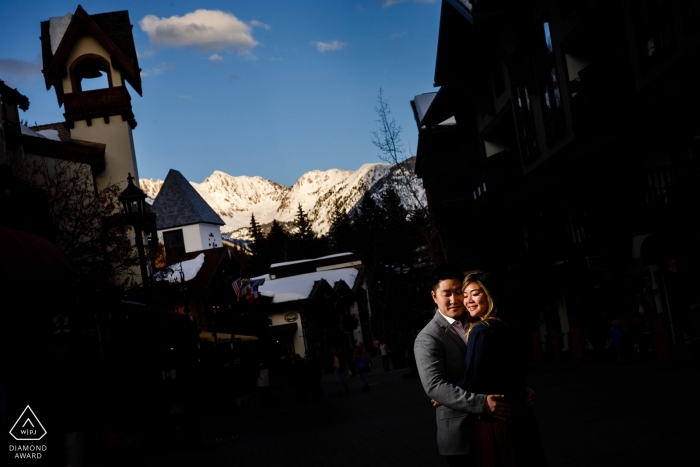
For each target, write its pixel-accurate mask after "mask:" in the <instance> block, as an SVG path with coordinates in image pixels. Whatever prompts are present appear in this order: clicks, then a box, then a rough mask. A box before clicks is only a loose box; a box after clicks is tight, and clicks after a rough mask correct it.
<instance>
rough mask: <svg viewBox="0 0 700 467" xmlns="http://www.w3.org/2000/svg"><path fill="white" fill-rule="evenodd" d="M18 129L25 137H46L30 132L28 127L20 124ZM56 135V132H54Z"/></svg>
mask: <svg viewBox="0 0 700 467" xmlns="http://www.w3.org/2000/svg"><path fill="white" fill-rule="evenodd" d="M20 128H21V129H22V134H23V135H27V136H36V137H37V138H46V136H44V135H42V134H39V133H37V132H36V131H34V130H32V129H31V128H29V127H28V126H25V125H22V124H20ZM56 134H58V132H56Z"/></svg>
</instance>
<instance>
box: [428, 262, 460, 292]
mask: <svg viewBox="0 0 700 467" xmlns="http://www.w3.org/2000/svg"><path fill="white" fill-rule="evenodd" d="M448 279H456V280H458V281H459V282H460V284H461V283H462V280H463V279H464V273H463V272H462V270H461V269H460V268H458V267H457V266H454V265H452V264H441V265H440V266H438V267H436V268H435V269H434V270H433V274H432V275H431V276H430V285H431V287H432V290H433V292H435V291H436V290H437V288H438V286H439V285H440V282H442V281H445V280H448Z"/></svg>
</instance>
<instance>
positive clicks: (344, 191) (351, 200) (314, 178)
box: [139, 163, 425, 238]
mask: <svg viewBox="0 0 700 467" xmlns="http://www.w3.org/2000/svg"><path fill="white" fill-rule="evenodd" d="M407 168H408V170H407V173H411V174H412V173H413V167H412V165H410V166H409V167H407ZM402 180H403V178H402V177H401V176H400V175H399V174H398V171H397V170H396V168H395V167H392V166H391V165H389V164H379V163H376V164H364V165H363V166H362V167H360V168H359V169H358V170H356V171H351V170H338V169H330V170H326V171H320V170H313V171H311V172H307V173H305V174H304V175H302V176H301V177H300V178H299V180H297V181H296V183H295V184H294V185H293V186H291V187H286V186H283V185H280V184H278V183H275V182H273V181H270V180H265V179H263V178H262V177H259V176H256V177H248V176H237V177H234V176H231V175H228V174H226V173H224V172H221V171H218V170H217V171H214V173H212V174H211V175H210V176H209V177H207V178H206V179H205V180H204V181H203V182H202V183H194V182H190V183H191V184H192V186H193V187H194V188H195V189H196V190H197V192H198V193H199V194H200V195H202V198H204V200H205V201H206V202H207V203H208V204H209V205H210V206H211V207H212V209H214V211H216V212H217V213H218V214H219V215H220V216H221V218H222V219H223V220H224V222H226V225H225V226H223V227H222V228H221V231H222V232H225V233H229V234H231V236H232V237H234V238H247V237H248V229H247V227H248V226H249V225H250V217H251V215H252V214H255V219H256V220H257V221H258V222H259V223H260V224H261V225H263V226H266V225H267V224H270V223H271V222H272V221H273V219H277V221H279V222H281V223H289V222H292V221H293V220H294V217H295V216H296V213H297V209H298V206H299V204H301V207H302V209H303V210H304V212H306V213H307V214H308V215H309V219H310V220H311V222H312V226H313V229H314V231H316V232H317V233H319V234H325V233H327V232H328V229H329V228H330V220H331V218H332V214H333V212H334V210H335V208H336V206H338V207H339V208H340V209H342V210H345V211H346V212H350V211H352V210H353V208H354V207H355V205H356V204H357V203H358V202H359V201H360V200H361V199H362V196H363V195H364V194H365V193H366V192H367V191H369V192H371V193H373V194H374V195H376V196H378V195H379V194H381V192H383V191H384V190H385V189H386V188H387V187H388V186H392V187H394V189H395V190H396V191H397V192H398V193H399V195H400V196H401V198H402V200H403V201H404V204H405V205H406V206H407V207H412V206H413V205H415V204H416V203H415V202H414V201H413V198H412V196H411V195H410V193H409V192H408V190H405V189H402V185H404V184H403V183H402ZM412 182H413V186H414V187H415V191H416V192H417V193H418V194H419V196H420V197H422V199H423V203H422V204H423V205H424V206H425V192H424V191H423V187H422V184H421V182H420V180H417V179H415V176H414V180H412ZM139 183H140V185H141V188H142V189H143V190H144V192H146V194H147V195H148V196H149V197H150V198H155V197H156V196H157V195H158V191H159V190H160V188H161V187H162V185H163V182H162V180H153V179H150V180H147V179H141V180H140V181H139Z"/></svg>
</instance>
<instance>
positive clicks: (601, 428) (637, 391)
mask: <svg viewBox="0 0 700 467" xmlns="http://www.w3.org/2000/svg"><path fill="white" fill-rule="evenodd" d="M406 373H407V370H405V369H403V370H398V371H392V372H388V373H384V372H383V371H382V370H381V362H380V360H379V359H377V360H376V361H375V365H374V369H373V371H372V372H371V373H370V383H371V385H372V386H371V391H370V392H368V393H361V392H360V388H361V382H360V380H359V378H349V379H348V383H349V385H350V389H351V391H350V394H349V395H347V396H342V397H335V396H331V397H327V398H326V399H325V400H323V401H319V402H313V403H308V404H306V405H297V404H295V403H294V402H293V399H292V395H291V394H289V393H278V394H277V395H278V396H279V397H281V398H284V397H286V401H285V404H284V408H283V409H281V410H279V411H277V412H273V413H268V412H261V411H260V410H258V409H257V408H256V407H253V408H252V409H251V410H250V411H248V412H246V413H238V414H235V415H234V416H228V417H223V416H222V417H218V418H209V419H207V420H205V422H204V423H203V425H202V429H203V432H204V437H205V444H204V446H203V447H200V448H196V449H194V448H187V447H180V448H177V447H175V448H173V449H172V450H171V452H169V453H161V454H159V455H152V456H149V457H147V458H146V459H144V464H143V465H145V466H148V467H160V466H168V467H178V466H290V467H291V466H348V467H350V466H352V467H357V466H362V465H369V464H372V465H377V466H382V467H388V466H433V465H437V466H442V465H444V463H443V461H442V459H441V458H440V456H439V455H438V453H437V448H436V442H435V419H434V412H433V410H434V409H432V408H431V407H430V405H429V401H428V400H427V397H426V396H425V394H424V392H423V389H422V387H421V385H420V382H419V380H418V379H417V378H404V375H405V374H406ZM530 379H531V382H532V384H533V385H534V386H535V388H536V390H537V394H538V401H537V405H536V414H537V417H538V420H539V423H540V431H541V436H542V441H543V444H544V448H545V451H546V453H547V456H548V459H549V462H550V465H551V466H557V467H558V466H562V467H564V466H566V467H569V466H577V467H578V466H587V467H588V466H623V465H624V466H626V465H633V466H647V465H649V466H655V467H656V466H660V465H661V466H663V467H670V466H676V465H677V466H688V465H699V464H700V459H698V455H697V454H696V451H695V449H694V448H693V446H694V445H695V443H696V437H697V434H698V432H699V431H700V430H699V429H698V420H700V418H699V416H700V401H698V398H697V394H698V393H699V392H698V390H700V365H698V364H697V363H696V362H694V361H691V360H690V359H689V358H676V359H674V360H671V361H666V362H648V363H640V364H631V365H624V366H620V365H616V364H602V365H591V364H590V363H579V364H575V363H562V364H542V365H538V366H533V368H532V369H531V371H530ZM323 387H324V390H325V392H326V394H327V395H334V394H335V393H336V391H335V388H334V386H333V382H332V380H331V379H330V377H324V382H323Z"/></svg>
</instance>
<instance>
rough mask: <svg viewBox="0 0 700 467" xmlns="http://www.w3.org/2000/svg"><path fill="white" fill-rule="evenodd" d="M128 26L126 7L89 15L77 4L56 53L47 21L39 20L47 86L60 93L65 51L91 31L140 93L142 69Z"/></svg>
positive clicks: (129, 23) (114, 63)
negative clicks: (52, 48)
mask: <svg viewBox="0 0 700 467" xmlns="http://www.w3.org/2000/svg"><path fill="white" fill-rule="evenodd" d="M131 29H132V24H131V21H130V20H129V12H128V11H126V10H123V11H112V12H109V13H99V14H96V15H89V14H88V13H87V12H86V11H85V10H84V9H83V7H82V6H80V5H78V9H77V10H75V14H74V15H73V19H71V22H70V25H69V26H68V28H67V29H66V31H65V33H64V35H63V38H62V39H61V43H60V45H59V46H58V48H57V49H56V53H55V54H53V53H52V52H51V34H50V32H49V31H50V21H42V22H41V50H42V59H43V66H44V69H43V70H42V71H43V73H44V81H45V82H46V89H47V90H48V89H50V88H51V86H56V88H57V89H56V90H57V91H58V92H59V96H62V95H63V85H62V84H61V79H62V77H63V75H64V74H65V72H66V70H65V66H64V65H65V61H66V59H67V58H68V54H69V53H70V51H71V50H72V48H73V45H74V44H75V42H76V41H77V40H78V39H80V38H81V37H82V36H84V35H90V36H92V37H94V38H95V40H97V42H99V43H100V44H101V45H102V47H104V48H105V50H106V51H107V52H108V53H109V54H110V58H111V62H112V66H113V67H114V68H117V69H119V71H120V72H121V75H122V78H123V79H125V80H126V81H128V82H129V84H131V86H132V87H133V88H134V89H135V90H136V92H138V93H139V95H141V94H142V91H141V69H140V68H139V61H138V57H137V56H136V46H135V45H134V37H133V35H132V33H131ZM59 99H60V97H59Z"/></svg>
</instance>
